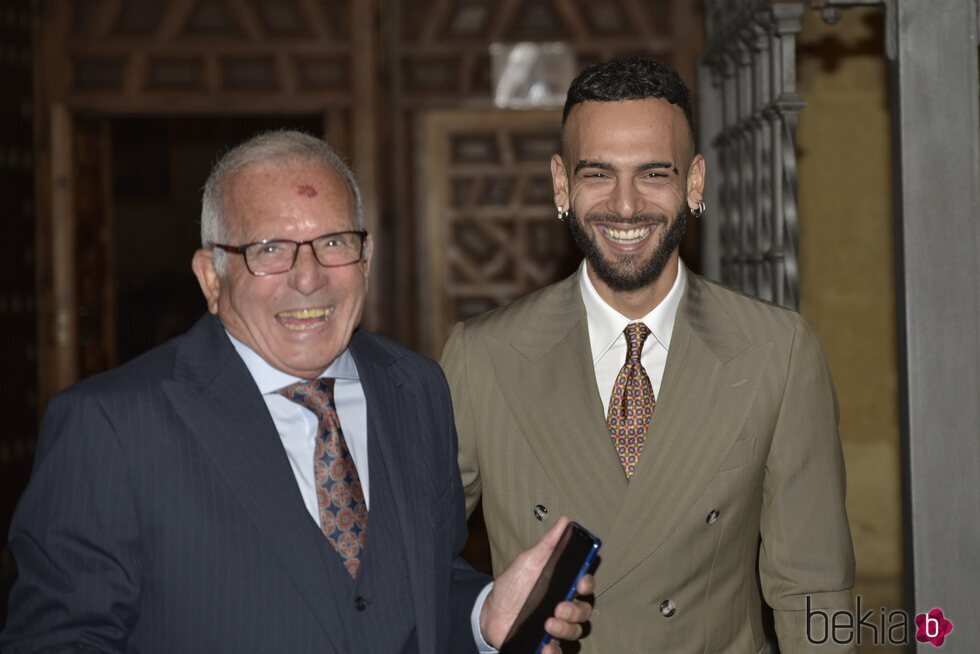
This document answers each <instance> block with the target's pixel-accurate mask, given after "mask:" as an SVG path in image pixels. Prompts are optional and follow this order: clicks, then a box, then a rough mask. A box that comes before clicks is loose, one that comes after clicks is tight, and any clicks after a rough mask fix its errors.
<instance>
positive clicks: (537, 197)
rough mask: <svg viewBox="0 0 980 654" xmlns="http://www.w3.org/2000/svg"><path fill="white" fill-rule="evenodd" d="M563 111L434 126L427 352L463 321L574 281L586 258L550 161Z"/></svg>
mask: <svg viewBox="0 0 980 654" xmlns="http://www.w3.org/2000/svg"><path fill="white" fill-rule="evenodd" d="M560 119H561V114H560V112H557V111H530V112H503V111H472V110H471V111H466V110H463V111H439V112H433V113H431V114H429V115H428V116H427V118H426V121H425V122H426V125H425V135H426V136H425V144H424V148H425V152H426V153H427V156H426V165H425V168H426V175H427V179H426V185H425V188H426V189H427V192H426V200H425V205H426V206H425V207H424V208H423V213H424V215H426V216H428V218H429V220H428V221H427V223H426V225H425V235H424V239H425V242H424V244H423V247H424V249H425V252H426V259H427V262H428V265H427V270H426V279H425V281H424V282H423V283H424V284H425V287H426V288H428V289H432V290H433V292H432V293H429V294H427V296H426V301H427V302H429V303H430V306H429V307H428V310H427V311H426V315H428V316H431V317H432V320H431V324H428V325H426V327H425V332H424V333H426V334H427V336H428V341H427V342H426V344H425V345H426V347H427V348H428V349H429V350H431V351H433V352H435V353H438V352H439V351H440V350H441V348H442V345H443V343H444V342H445V339H446V337H447V336H448V335H449V329H450V328H451V327H452V325H453V324H454V323H455V322H456V321H459V320H465V319H467V318H470V317H472V316H475V315H478V314H480V313H483V312H484V311H488V310H489V309H492V308H494V307H497V306H500V305H502V304H506V303H507V302H510V301H511V300H514V299H516V298H518V297H520V296H521V295H524V294H525V293H528V292H530V291H533V290H535V289H537V288H541V287H542V286H545V285H547V284H550V283H551V282H553V281H557V280H558V279H561V278H562V277H564V276H565V275H568V274H569V273H571V272H572V271H573V270H574V268H575V265H576V263H577V260H578V258H579V255H578V251H577V249H576V248H575V245H574V243H572V240H571V237H570V236H569V234H568V229H567V227H566V226H565V225H564V224H563V223H560V222H558V220H557V218H556V216H555V209H554V199H553V197H554V193H553V191H552V185H551V175H550V172H549V171H550V169H549V165H548V162H549V160H550V158H551V155H552V154H553V153H555V152H556V151H557V149H558V126H559V122H560Z"/></svg>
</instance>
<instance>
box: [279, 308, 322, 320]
mask: <svg viewBox="0 0 980 654" xmlns="http://www.w3.org/2000/svg"><path fill="white" fill-rule="evenodd" d="M329 313H330V309H323V308H320V309H299V310H298V311H280V312H279V314H278V316H279V317H280V318H295V319H297V320H309V319H310V318H324V317H326V316H327V315H329Z"/></svg>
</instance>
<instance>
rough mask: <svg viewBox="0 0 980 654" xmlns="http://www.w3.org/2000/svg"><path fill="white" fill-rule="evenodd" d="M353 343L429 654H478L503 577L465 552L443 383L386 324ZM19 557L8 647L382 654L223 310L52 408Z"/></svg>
mask: <svg viewBox="0 0 980 654" xmlns="http://www.w3.org/2000/svg"><path fill="white" fill-rule="evenodd" d="M350 349H351V353H352V355H353V356H354V360H355V362H356V364H357V368H358V371H359V373H360V377H361V382H362V384H363V387H364V392H365V395H366V397H367V403H368V443H369V445H368V447H369V452H370V456H371V457H372V462H373V461H375V457H376V456H378V455H379V454H380V455H381V456H382V457H383V459H384V460H385V461H386V465H385V466H384V467H382V466H375V464H374V463H372V475H374V474H381V473H380V471H382V470H387V473H388V477H387V479H388V482H389V483H390V484H391V488H392V491H393V493H392V495H393V497H394V498H395V509H396V513H397V515H398V522H399V528H400V529H401V535H402V538H401V545H402V546H403V552H404V556H405V560H407V561H408V562H409V563H410V565H409V566H408V568H409V569H408V571H407V573H408V575H409V578H410V587H411V589H412V593H411V596H410V597H405V598H404V601H405V602H406V603H411V605H412V606H413V607H414V609H413V610H414V613H415V616H416V624H415V632H416V636H417V643H418V651H420V652H423V653H428V652H462V651H471V650H473V649H474V647H473V642H472V635H471V632H470V624H469V611H470V609H471V608H472V606H473V601H474V600H475V597H476V595H477V593H478V592H479V590H480V588H481V587H482V586H483V585H484V584H485V583H486V582H487V581H488V580H489V577H486V576H484V575H481V574H478V573H476V572H474V571H473V570H472V569H471V568H469V567H468V566H467V565H466V564H465V562H463V561H462V560H461V559H460V558H459V557H458V556H457V553H458V552H459V549H460V548H461V547H462V544H463V542H464V539H465V536H466V533H465V532H466V527H465V516H464V509H463V496H462V490H461V486H460V481H459V472H458V468H457V464H456V434H455V428H454V426H453V419H452V409H451V404H450V399H449V393H448V390H447V388H446V382H445V379H444V377H443V374H442V371H441V370H440V369H439V367H438V366H437V365H436V364H435V363H434V362H432V361H430V360H428V359H426V358H424V357H421V356H419V355H417V354H414V353H412V352H410V351H408V350H406V349H404V348H402V347H401V346H399V345H396V344H395V343H393V342H391V341H389V340H387V339H384V338H382V337H380V336H376V335H373V334H370V333H366V332H358V333H356V334H355V335H354V338H353V340H352V342H351V345H350ZM375 471H378V472H375ZM10 548H11V550H12V551H13V553H14V558H15V560H16V562H17V567H18V575H19V576H18V579H17V581H16V582H15V584H14V587H13V590H12V591H11V595H10V608H9V616H8V622H7V626H6V629H5V631H4V632H3V635H2V637H0V650H2V651H3V652H4V653H9V654H19V653H21V652H37V651H44V652H62V651H97V652H137V651H138V652H150V653H152V652H161V653H162V652H167V653H185V652H186V653H191V652H201V653H204V652H207V653H217V652H229V653H231V652H234V653H235V654H242V653H245V652H256V653H258V652H282V653H290V654H291V653H302V652H310V653H313V652H316V654H327V653H331V652H333V653H337V654H340V653H342V652H345V651H350V652H360V651H364V650H363V649H360V648H358V647H357V646H356V644H351V643H346V642H344V639H343V635H342V634H343V624H342V623H341V621H342V620H343V617H342V616H343V615H344V614H343V612H342V611H341V608H342V607H340V606H339V605H338V602H339V601H340V600H341V598H339V597H338V594H339V593H337V592H331V587H330V584H329V582H328V576H327V572H326V568H325V563H326V560H325V557H327V556H336V553H335V552H333V551H332V550H331V549H330V546H329V544H327V543H326V540H325V539H324V538H323V536H322V535H321V534H320V532H319V529H318V528H317V526H316V525H315V524H314V523H313V521H312V520H311V519H310V516H309V514H308V513H307V512H306V509H305V508H304V505H303V502H302V500H301V497H300V493H299V489H298V488H297V485H296V480H295V478H294V476H293V473H292V471H291V469H290V467H289V463H288V461H287V459H286V455H285V452H284V450H283V448H282V446H281V444H280V440H279V437H278V434H277V431H276V428H275V426H274V424H273V422H272V419H271V417H270V416H269V413H268V411H267V409H266V407H265V403H264V402H263V400H262V397H261V395H260V394H259V391H258V389H257V387H256V386H255V383H254V382H253V380H252V378H251V376H250V375H249V373H248V371H247V369H246V368H245V365H244V363H243V362H242V361H241V359H240V358H239V357H238V355H237V353H236V352H235V351H234V348H233V347H232V345H231V343H230V342H229V340H228V338H227V336H226V335H225V333H224V331H223V329H222V327H221V324H220V322H219V321H218V320H217V319H216V318H214V317H212V316H206V317H204V318H203V319H201V320H200V321H199V322H198V323H197V325H195V326H194V327H193V328H192V329H191V330H190V331H189V332H188V333H186V334H184V335H183V336H180V337H178V338H176V339H174V340H172V341H170V342H168V343H166V344H164V345H163V346H161V347H159V348H157V349H155V350H153V351H151V352H149V353H147V354H145V355H143V356H142V357H140V358H138V359H136V360H134V361H132V362H130V363H128V364H126V365H124V366H121V367H119V368H117V369H115V370H112V371H110V372H108V373H105V374H102V375H99V376H96V377H93V378H90V379H88V380H85V381H83V382H81V383H79V384H76V385H75V386H73V387H71V388H69V389H68V390H66V391H64V392H63V393H61V394H59V395H58V396H57V397H56V398H54V399H53V400H52V401H51V404H50V406H49V408H48V411H47V413H46V415H45V419H44V423H43V426H42V429H41V434H40V437H39V440H38V451H37V458H36V461H35V465H34V472H33V476H32V479H31V482H30V484H29V486H28V488H27V490H26V491H25V494H24V496H23V498H22V500H21V502H20V505H19V507H18V509H17V512H16V514H15V517H14V520H13V524H12V526H11V530H10ZM343 608H345V609H346V608H348V607H346V606H344V607H343ZM384 623H385V621H384V616H378V622H377V628H378V629H384Z"/></svg>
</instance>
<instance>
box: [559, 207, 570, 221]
mask: <svg viewBox="0 0 980 654" xmlns="http://www.w3.org/2000/svg"><path fill="white" fill-rule="evenodd" d="M557 209H558V220H559V221H561V222H564V221H565V218H567V217H568V212H567V211H565V210H563V209H562V208H561V207H557Z"/></svg>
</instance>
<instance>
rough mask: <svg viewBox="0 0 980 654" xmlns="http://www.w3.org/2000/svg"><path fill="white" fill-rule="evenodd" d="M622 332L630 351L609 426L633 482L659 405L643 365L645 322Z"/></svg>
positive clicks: (611, 399)
mask: <svg viewBox="0 0 980 654" xmlns="http://www.w3.org/2000/svg"><path fill="white" fill-rule="evenodd" d="M623 331H624V333H625V334H626V345H627V348H628V351H627V353H626V363H625V364H623V367H622V369H621V370H620V371H619V375H618V376H617V377H616V385H615V386H614V387H613V392H612V395H611V396H610V397H609V414H608V416H607V417H606V425H607V426H608V427H609V435H610V436H611V437H612V440H613V444H614V445H615V446H616V453H617V454H619V461H620V463H622V464H623V471H624V472H625V473H626V478H627V479H631V478H632V477H633V472H634V471H635V470H636V463H637V461H639V460H640V453H641V452H643V440H644V438H645V437H646V433H647V428H648V427H649V426H650V420H651V419H652V418H653V408H654V407H655V406H656V405H657V402H656V400H655V399H654V397H653V385H651V384H650V378H649V377H648V376H647V371H646V370H644V369H643V366H642V365H641V364H640V353H641V352H642V351H643V342H644V341H646V339H647V336H649V335H650V329H649V328H648V327H647V326H646V325H644V324H643V323H642V322H634V323H630V324H629V325H627V326H626V329H625V330H623Z"/></svg>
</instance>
